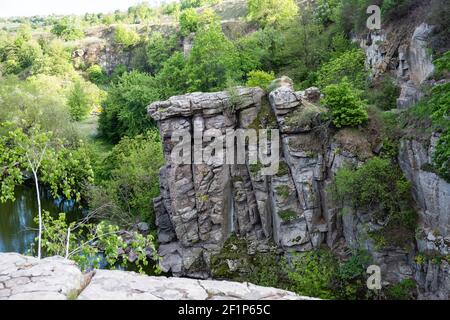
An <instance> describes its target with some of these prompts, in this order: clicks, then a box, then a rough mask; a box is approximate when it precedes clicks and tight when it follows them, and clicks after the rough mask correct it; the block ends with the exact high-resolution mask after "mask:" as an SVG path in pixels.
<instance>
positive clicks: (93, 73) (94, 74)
mask: <svg viewBox="0 0 450 320" xmlns="http://www.w3.org/2000/svg"><path fill="white" fill-rule="evenodd" d="M86 73H87V76H88V79H89V80H91V81H92V82H93V83H95V84H104V83H105V82H106V81H107V80H108V76H107V75H106V73H105V71H103V69H102V67H100V66H99V65H98V64H94V65H92V66H90V67H89V68H88V69H87V70H86Z"/></svg>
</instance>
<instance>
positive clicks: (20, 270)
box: [0, 253, 311, 300]
mask: <svg viewBox="0 0 450 320" xmlns="http://www.w3.org/2000/svg"><path fill="white" fill-rule="evenodd" d="M2 299H3V300H4V299H17V300H58V299H80V300H219V299H221V300H225V299H226V300H311V298H308V297H302V296H298V295H296V294H295V293H292V292H289V291H284V290H280V289H274V288H266V287H260V286H256V285H253V284H251V283H246V282H245V283H238V282H231V281H217V280H195V279H188V278H175V277H169V278H167V277H151V276H146V275H141V274H138V273H135V272H128V271H118V270H96V271H95V272H94V274H93V275H92V273H91V274H83V273H82V272H81V271H80V269H79V268H78V267H77V266H76V265H75V263H74V262H73V261H70V260H66V259H64V258H61V257H51V258H45V259H42V260H39V259H37V258H34V257H29V256H23V255H20V254H17V253H0V300H2Z"/></svg>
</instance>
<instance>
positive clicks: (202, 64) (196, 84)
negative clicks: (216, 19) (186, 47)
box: [187, 28, 242, 91]
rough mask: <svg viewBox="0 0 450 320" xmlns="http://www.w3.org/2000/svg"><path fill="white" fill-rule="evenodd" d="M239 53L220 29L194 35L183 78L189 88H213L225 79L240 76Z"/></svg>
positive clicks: (217, 86)
mask: <svg viewBox="0 0 450 320" xmlns="http://www.w3.org/2000/svg"><path fill="white" fill-rule="evenodd" d="M241 75H242V73H241V71H240V61H239V55H238V52H237V50H236V47H235V46H234V44H233V43H232V42H231V41H230V40H228V39H227V37H226V36H225V35H224V34H223V32H222V30H221V29H220V28H210V29H208V30H204V31H202V32H200V33H198V34H197V36H196V38H195V40H194V47H193V48H192V52H191V53H190V55H189V58H188V65H187V77H188V81H189V86H190V88H189V89H190V90H191V91H216V90H221V89H224V88H225V87H226V83H227V80H228V79H240V78H241Z"/></svg>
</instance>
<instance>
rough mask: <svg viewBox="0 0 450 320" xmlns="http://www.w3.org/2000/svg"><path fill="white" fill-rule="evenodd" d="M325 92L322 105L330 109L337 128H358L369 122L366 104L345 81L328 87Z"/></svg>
mask: <svg viewBox="0 0 450 320" xmlns="http://www.w3.org/2000/svg"><path fill="white" fill-rule="evenodd" d="M323 92H324V94H325V97H324V98H323V99H322V103H323V104H324V105H326V106H327V107H328V108H330V110H331V115H332V118H333V124H334V125H335V126H336V127H337V128H341V127H345V126H358V125H360V124H363V123H364V122H366V121H367V120H368V118H369V116H368V114H367V110H366V105H365V102H364V101H363V100H361V98H360V97H359V94H358V91H357V90H355V89H354V88H353V87H352V85H351V84H350V83H349V82H347V81H346V80H345V79H344V81H343V82H341V83H339V84H332V85H329V86H327V87H326V88H325V89H324V90H323Z"/></svg>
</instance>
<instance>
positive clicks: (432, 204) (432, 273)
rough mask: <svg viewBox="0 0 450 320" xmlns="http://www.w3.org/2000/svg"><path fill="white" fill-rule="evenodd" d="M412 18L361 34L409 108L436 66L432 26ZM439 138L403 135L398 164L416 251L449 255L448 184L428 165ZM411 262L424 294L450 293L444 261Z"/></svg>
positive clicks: (379, 71)
mask: <svg viewBox="0 0 450 320" xmlns="http://www.w3.org/2000/svg"><path fill="white" fill-rule="evenodd" d="M418 10H421V8H418ZM419 16H420V15H419ZM412 20H414V19H412ZM411 22H412V21H403V23H402V26H403V28H395V27H393V26H389V25H387V26H386V28H385V29H383V30H379V31H376V32H372V33H370V34H369V35H367V37H366V38H365V39H362V40H360V45H361V47H362V48H363V49H364V51H365V52H366V58H367V59H366V62H367V66H368V67H369V68H370V70H371V73H372V76H373V77H374V78H377V77H380V76H382V75H383V74H386V73H390V74H391V75H393V76H394V78H395V80H396V82H397V84H398V85H399V86H400V88H401V94H400V97H399V98H398V99H397V107H398V108H399V109H406V108H409V107H411V106H413V105H414V104H415V103H416V102H417V101H419V100H420V98H421V97H422V92H421V86H422V85H423V84H429V85H433V84H434V83H433V81H430V80H428V78H429V77H430V75H432V74H433V71H434V66H433V64H432V60H433V57H432V56H431V55H430V53H429V51H428V50H427V47H428V46H427V41H428V37H429V35H430V33H431V32H432V30H433V26H430V25H428V24H426V23H423V22H421V21H420V19H419V20H418V21H413V22H414V23H415V24H414V25H413V27H412V28H411V26H412V25H411ZM405 28H406V30H405ZM410 30H412V33H411V31H410ZM446 81H448V80H446ZM438 138H439V133H436V132H433V133H432V134H431V135H430V137H429V138H428V139H424V138H423V137H422V138H420V139H419V138H417V139H414V138H411V137H408V138H404V139H402V140H401V141H400V150H399V164H400V167H401V169H402V170H403V172H404V174H405V176H406V177H407V178H408V180H410V181H411V182H412V185H413V196H414V198H415V200H416V202H417V204H418V209H419V215H420V221H419V226H418V234H417V235H416V238H417V241H416V247H417V251H418V252H419V253H426V254H431V255H441V256H447V255H448V254H449V253H450V249H449V244H450V220H449V215H450V184H449V183H448V182H446V181H445V180H444V179H442V178H440V177H439V176H438V175H436V174H435V173H433V172H431V171H430V170H429V169H427V168H430V167H431V166H430V164H431V163H432V155H433V152H434V148H435V145H436V143H437V140H438ZM411 266H412V268H413V269H415V272H414V274H415V278H416V280H417V281H418V283H419V284H420V286H421V287H422V288H423V289H424V290H423V292H422V295H421V297H422V298H439V299H448V298H449V296H450V274H449V264H448V262H447V261H445V260H442V261H441V262H436V261H434V262H432V261H431V259H430V260H427V261H426V262H425V264H424V265H419V264H415V263H413V262H412V263H411Z"/></svg>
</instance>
